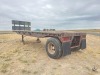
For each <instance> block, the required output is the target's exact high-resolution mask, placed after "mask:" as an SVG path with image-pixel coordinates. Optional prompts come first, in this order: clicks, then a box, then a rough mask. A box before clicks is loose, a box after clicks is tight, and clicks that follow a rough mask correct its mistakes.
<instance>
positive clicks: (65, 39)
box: [61, 37, 71, 42]
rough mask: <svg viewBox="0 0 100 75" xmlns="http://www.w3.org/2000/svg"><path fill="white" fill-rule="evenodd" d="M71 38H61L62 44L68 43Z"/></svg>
mask: <svg viewBox="0 0 100 75" xmlns="http://www.w3.org/2000/svg"><path fill="white" fill-rule="evenodd" d="M70 39H71V37H62V38H61V41H62V42H67V41H70Z"/></svg>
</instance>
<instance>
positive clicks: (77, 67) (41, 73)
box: [0, 34, 100, 75]
mask: <svg viewBox="0 0 100 75" xmlns="http://www.w3.org/2000/svg"><path fill="white" fill-rule="evenodd" d="M46 40H47V39H46V38H43V39H41V41H42V42H41V43H36V38H34V37H29V36H27V37H25V44H23V43H22V42H21V35H18V34H0V75H100V36H95V35H90V34H88V35H87V48H86V49H85V50H79V51H74V52H72V53H71V55H68V56H65V57H62V58H60V59H51V58H49V57H48V55H47V54H46V51H45V43H46Z"/></svg>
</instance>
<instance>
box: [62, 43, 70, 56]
mask: <svg viewBox="0 0 100 75" xmlns="http://www.w3.org/2000/svg"><path fill="white" fill-rule="evenodd" d="M62 50H63V54H62V56H66V55H69V54H71V48H70V42H64V43H62Z"/></svg>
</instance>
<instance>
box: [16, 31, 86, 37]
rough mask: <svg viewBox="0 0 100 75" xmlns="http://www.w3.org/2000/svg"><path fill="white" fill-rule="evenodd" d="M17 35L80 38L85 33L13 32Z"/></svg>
mask: <svg viewBox="0 0 100 75" xmlns="http://www.w3.org/2000/svg"><path fill="white" fill-rule="evenodd" d="M14 32H16V33H17V34H21V35H26V36H33V37H40V38H43V37H66V36H81V35H86V34H85V33H81V32H80V33H79V32H73V31H22V30H18V31H14Z"/></svg>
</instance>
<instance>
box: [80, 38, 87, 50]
mask: <svg viewBox="0 0 100 75" xmlns="http://www.w3.org/2000/svg"><path fill="white" fill-rule="evenodd" d="M85 48H86V39H84V40H82V41H81V49H85Z"/></svg>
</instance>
